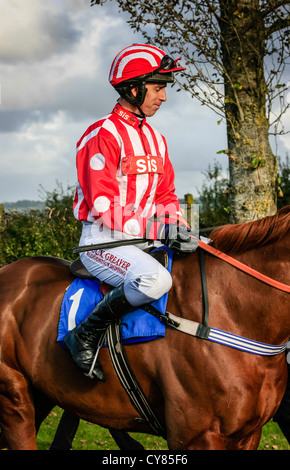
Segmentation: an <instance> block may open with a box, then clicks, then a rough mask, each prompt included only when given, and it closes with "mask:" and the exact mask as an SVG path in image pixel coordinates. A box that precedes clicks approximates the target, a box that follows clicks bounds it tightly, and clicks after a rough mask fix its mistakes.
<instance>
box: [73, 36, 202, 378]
mask: <svg viewBox="0 0 290 470" xmlns="http://www.w3.org/2000/svg"><path fill="white" fill-rule="evenodd" d="M176 62H177V61H174V60H173V59H171V58H170V57H169V56H167V55H166V54H165V53H164V52H163V51H162V50H161V49H159V48H157V47H154V46H151V45H145V44H134V45H132V46H129V47H126V48H125V49H123V50H122V51H121V52H120V53H119V54H118V55H117V56H116V57H115V59H114V61H113V63H112V66H111V70H110V75H109V81H110V83H111V85H112V86H113V87H114V88H115V89H116V91H117V92H118V93H119V95H120V97H119V99H118V102H117V104H116V106H115V107H114V109H113V111H112V112H111V113H110V114H108V115H107V116H105V117H103V118H102V119H100V120H98V121H97V122H96V123H95V124H93V125H91V126H90V127H89V128H88V129H87V131H86V132H85V133H84V135H83V136H82V137H81V139H80V140H79V142H78V144H77V157H76V162H77V173H78V186H77V189H76V195H75V200H74V214H75V217H76V218H77V219H78V220H80V221H82V224H83V229H82V235H81V239H80V245H89V244H97V243H104V242H110V241H113V240H119V239H124V238H125V239H126V238H128V239H132V238H138V237H139V238H144V237H146V239H149V240H155V241H156V240H159V244H161V243H163V244H166V245H167V246H169V247H170V248H171V249H172V250H173V251H176V252H178V253H180V254H183V253H189V252H192V251H194V250H195V249H196V246H197V242H196V239H193V238H192V237H191V236H190V227H188V225H187V223H186V221H185V219H184V218H183V217H182V214H181V210H180V204H179V201H178V198H177V196H176V194H175V187H174V171H173V168H172V164H171V162H170V160H169V157H168V152H167V145H166V141H165V139H164V137H163V136H162V135H161V134H160V133H159V132H158V131H157V130H156V129H154V128H153V127H151V126H150V125H149V124H148V123H147V119H146V118H147V117H151V116H153V115H154V114H155V113H156V111H157V110H158V109H159V108H160V106H161V104H162V103H163V102H165V101H166V99H167V98H166V85H167V83H172V82H173V80H174V79H173V74H174V73H175V72H178V71H181V70H184V69H185V68H184V67H178V66H177V64H176ZM173 234H174V235H173ZM160 242H161V243H160ZM145 248H148V244H146V243H144V244H143V245H138V246H136V245H126V246H125V245H123V246H122V245H121V244H120V246H118V247H114V248H110V247H109V248H108V249H97V250H91V251H87V252H83V253H81V255H80V257H81V261H82V262H83V264H84V265H85V267H86V268H87V269H88V271H89V272H90V273H91V274H93V275H94V276H95V277H96V278H98V279H99V280H101V281H104V282H106V283H108V284H110V285H111V286H113V287H114V289H113V290H111V291H110V292H109V293H107V294H106V295H105V296H104V298H103V299H102V300H101V301H100V302H99V303H98V304H97V306H96V307H95V309H94V310H93V312H92V313H91V314H90V315H89V316H88V318H87V319H86V320H85V321H83V322H82V323H81V324H80V325H78V326H77V327H76V328H74V329H73V330H72V331H70V332H69V333H68V334H67V336H66V337H65V338H64V344H65V346H66V347H67V348H68V350H69V351H70V353H71V355H72V358H73V361H74V363H75V364H76V365H77V366H79V367H80V368H81V369H82V370H83V372H84V373H86V374H87V373H88V372H89V370H90V368H91V365H92V363H93V359H94V356H95V353H96V351H97V350H98V349H99V347H100V346H101V345H102V342H103V340H104V337H105V333H106V330H107V328H108V326H109V325H110V324H111V323H112V322H114V321H115V320H116V319H117V318H119V317H120V316H121V315H123V314H125V313H128V312H130V311H132V310H135V309H136V308H138V307H139V306H142V305H145V304H148V303H150V302H153V301H155V300H157V299H159V298H160V297H161V296H162V295H163V294H165V293H166V292H168V291H169V289H170V288H171V285H172V280H171V275H170V273H169V272H168V271H167V269H166V268H164V267H163V266H162V265H161V264H160V263H159V262H158V261H157V260H156V259H154V258H153V257H152V256H150V255H149V254H148V253H146V252H145V251H144V249H145ZM93 375H94V376H95V377H96V378H97V379H98V380H100V381H105V374H104V371H103V369H102V366H101V364H100V362H99V361H98V360H97V361H96V364H95V366H94V369H93Z"/></svg>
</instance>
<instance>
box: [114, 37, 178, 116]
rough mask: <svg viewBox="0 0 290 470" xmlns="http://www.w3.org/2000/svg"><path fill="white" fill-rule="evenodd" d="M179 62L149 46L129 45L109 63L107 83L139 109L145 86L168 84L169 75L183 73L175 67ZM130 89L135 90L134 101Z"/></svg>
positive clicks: (171, 78)
mask: <svg viewBox="0 0 290 470" xmlns="http://www.w3.org/2000/svg"><path fill="white" fill-rule="evenodd" d="M179 59H180V58H178V59H177V60H173V59H172V58H171V57H169V56H168V55H167V54H165V52H164V51H162V50H161V49H159V48H157V47H155V46H151V45H149V44H133V45H132V46H129V47H126V48H125V49H122V51H121V52H119V54H117V56H116V57H115V59H114V60H113V63H112V66H111V70H110V75H109V82H110V83H111V85H112V86H113V87H114V88H115V89H116V90H117V92H118V93H119V94H120V95H121V96H122V97H123V98H124V99H125V100H126V101H128V102H129V103H131V104H133V105H135V106H138V107H139V106H141V105H142V104H143V102H144V99H145V94H146V91H147V89H146V87H145V84H146V83H148V82H153V83H172V82H173V81H174V78H173V73H174V72H179V71H181V70H185V67H178V66H177V61H178V60H179ZM134 87H138V93H137V96H136V97H135V96H133V94H132V93H131V90H132V88H134Z"/></svg>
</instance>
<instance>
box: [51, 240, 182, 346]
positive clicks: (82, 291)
mask: <svg viewBox="0 0 290 470" xmlns="http://www.w3.org/2000/svg"><path fill="white" fill-rule="evenodd" d="M162 249H166V251H167V252H168V267H167V269H168V271H169V272H171V267H172V258H173V254H172V251H171V250H169V249H168V248H167V247H165V246H164V247H162ZM102 298H103V295H102V293H101V290H100V283H99V281H98V280H97V279H96V280H89V279H80V278H76V279H75V280H74V281H73V282H72V283H71V284H70V285H69V287H68V288H67V290H66V292H65V295H64V298H63V301H62V305H61V310H60V319H59V325H58V337H57V341H60V342H62V341H63V339H64V337H65V336H66V335H67V333H68V332H69V331H70V330H72V329H73V328H74V327H75V326H78V325H79V324H80V323H81V322H82V321H83V320H85V319H86V318H87V316H88V315H89V314H90V313H91V312H92V311H93V309H94V308H95V306H96V305H97V303H98V302H100V300H102ZM167 299H168V293H166V294H164V295H163V296H162V297H161V298H160V299H158V300H156V301H155V302H152V305H154V307H156V308H157V309H158V310H159V312H161V313H163V314H164V313H165V310H166V305H167ZM164 336H165V325H164V324H163V323H162V322H161V321H160V320H159V319H158V318H156V317H154V316H153V315H151V314H150V313H148V312H145V310H142V309H141V308H140V309H136V310H134V311H133V312H130V313H127V314H126V315H124V316H123V317H122V321H121V338H122V340H123V342H124V343H127V344H128V343H136V342H144V341H152V340H155V339H158V338H163V337H164Z"/></svg>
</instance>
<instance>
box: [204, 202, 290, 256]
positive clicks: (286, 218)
mask: <svg viewBox="0 0 290 470" xmlns="http://www.w3.org/2000/svg"><path fill="white" fill-rule="evenodd" d="M289 229H290V205H289V206H286V207H283V208H282V209H280V210H279V211H278V212H277V213H276V214H275V215H273V216H268V217H264V218H263V219H260V220H255V221H253V222H247V223H245V224H236V225H225V226H222V227H218V228H216V229H215V230H213V231H212V232H211V234H210V235H209V238H210V239H211V240H213V245H214V247H215V248H217V249H218V250H220V251H223V252H224V253H237V252H244V251H247V250H250V249H252V248H256V247H259V246H263V245H266V244H268V243H272V242H275V241H278V240H281V239H282V238H283V237H285V235H286V234H287V233H288V231H289Z"/></svg>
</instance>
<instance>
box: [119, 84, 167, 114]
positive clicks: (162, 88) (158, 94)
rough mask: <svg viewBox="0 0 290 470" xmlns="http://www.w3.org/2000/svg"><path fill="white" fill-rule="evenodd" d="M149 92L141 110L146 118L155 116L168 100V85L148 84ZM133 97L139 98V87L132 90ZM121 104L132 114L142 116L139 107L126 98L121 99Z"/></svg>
mask: <svg viewBox="0 0 290 470" xmlns="http://www.w3.org/2000/svg"><path fill="white" fill-rule="evenodd" d="M146 88H147V92H146V95H145V100H144V103H143V104H142V105H141V110H142V111H143V113H144V114H145V116H148V117H150V116H154V114H155V113H156V111H158V109H159V108H160V106H161V104H162V103H163V101H166V100H167V97H166V83H146ZM131 92H132V95H133V96H137V93H138V87H135V88H132V90H131ZM119 103H120V105H121V106H123V107H124V108H126V109H128V110H129V111H131V112H132V113H136V114H140V111H139V108H138V106H134V105H132V104H130V103H129V102H128V101H126V100H125V99H124V98H120V99H119Z"/></svg>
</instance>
